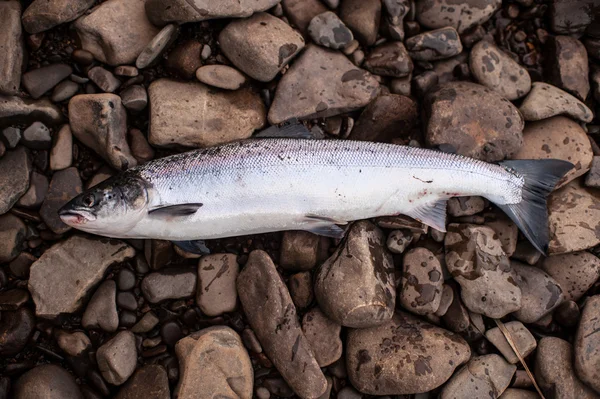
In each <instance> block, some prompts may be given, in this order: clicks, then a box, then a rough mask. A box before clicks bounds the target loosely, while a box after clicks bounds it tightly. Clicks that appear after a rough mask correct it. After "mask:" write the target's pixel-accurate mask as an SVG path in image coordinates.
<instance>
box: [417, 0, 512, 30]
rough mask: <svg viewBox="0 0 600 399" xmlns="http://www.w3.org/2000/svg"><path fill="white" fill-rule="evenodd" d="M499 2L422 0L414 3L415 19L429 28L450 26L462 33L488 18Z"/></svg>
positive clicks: (498, 0) (487, 0)
mask: <svg viewBox="0 0 600 399" xmlns="http://www.w3.org/2000/svg"><path fill="white" fill-rule="evenodd" d="M501 4H502V1H501V0H484V1H476V0H468V1H463V2H460V3H454V2H452V1H449V0H437V1H423V2H418V3H416V7H417V20H418V21H419V23H421V25H423V26H425V27H427V28H429V29H436V28H443V27H445V26H452V27H454V28H456V29H457V30H458V32H459V33H463V32H465V31H467V30H468V29H469V28H471V27H472V26H475V25H478V24H483V23H484V22H485V21H487V20H488V19H490V17H491V16H492V14H494V12H495V11H496V10H497V9H498V8H499V7H500V5H501Z"/></svg>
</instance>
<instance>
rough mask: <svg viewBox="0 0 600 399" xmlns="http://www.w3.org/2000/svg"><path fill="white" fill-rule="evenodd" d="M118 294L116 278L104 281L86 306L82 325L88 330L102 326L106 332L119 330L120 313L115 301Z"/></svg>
mask: <svg viewBox="0 0 600 399" xmlns="http://www.w3.org/2000/svg"><path fill="white" fill-rule="evenodd" d="M116 295H117V284H115V282H114V280H107V281H105V282H103V283H102V284H101V285H100V287H98V289H97V290H96V292H94V295H93V296H92V299H90V302H89V303H88V305H87V307H86V308H85V312H84V313H83V317H82V319H81V325H82V326H83V327H84V328H87V329H88V330H90V329H95V328H100V329H102V330H104V331H106V332H115V331H117V328H118V327H119V314H118V313H117V305H116V303H115V300H116Z"/></svg>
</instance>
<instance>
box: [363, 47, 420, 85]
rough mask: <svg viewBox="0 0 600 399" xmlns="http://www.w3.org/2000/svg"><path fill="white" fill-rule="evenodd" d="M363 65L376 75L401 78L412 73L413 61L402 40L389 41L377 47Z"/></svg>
mask: <svg viewBox="0 0 600 399" xmlns="http://www.w3.org/2000/svg"><path fill="white" fill-rule="evenodd" d="M363 67H364V68H365V69H366V70H367V71H369V72H371V73H373V74H375V75H379V76H389V77H394V78H401V77H405V76H409V75H410V74H411V73H412V70H413V62H412V60H411V58H410V56H409V55H408V52H407V51H406V48H405V47H404V44H402V42H389V43H384V44H382V45H380V46H377V47H375V48H374V49H373V51H371V52H370V53H369V55H368V56H367V58H366V59H365V62H364V63H363Z"/></svg>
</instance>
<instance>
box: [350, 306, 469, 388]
mask: <svg viewBox="0 0 600 399" xmlns="http://www.w3.org/2000/svg"><path fill="white" fill-rule="evenodd" d="M470 357H471V350H470V348H469V345H468V344H467V343H466V342H465V341H464V340H463V339H462V338H461V337H459V336H458V335H456V334H453V333H451V332H450V331H447V330H444V329H442V328H439V327H436V326H434V325H433V324H430V323H427V322H425V321H422V320H420V319H418V318H416V317H415V316H412V315H410V314H408V313H404V312H397V313H396V315H394V317H393V318H392V319H391V320H389V321H387V322H386V323H385V324H382V325H380V326H377V327H371V328H364V329H351V330H349V331H348V336H347V342H346V363H347V364H346V367H347V369H348V377H349V378H350V382H351V383H352V386H354V388H356V389H358V390H359V391H360V392H363V393H366V394H368V395H404V394H414V393H422V392H427V391H431V390H432V389H435V388H437V387H439V386H440V385H442V384H443V383H444V382H446V380H448V379H449V378H450V376H452V373H453V372H454V370H455V368H456V367H458V366H460V365H461V364H463V363H465V362H466V361H467V360H469V358H470Z"/></svg>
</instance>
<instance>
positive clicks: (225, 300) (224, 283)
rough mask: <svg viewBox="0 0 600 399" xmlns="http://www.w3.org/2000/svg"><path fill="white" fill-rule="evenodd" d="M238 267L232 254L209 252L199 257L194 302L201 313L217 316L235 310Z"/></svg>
mask: <svg viewBox="0 0 600 399" xmlns="http://www.w3.org/2000/svg"><path fill="white" fill-rule="evenodd" d="M239 269H240V267H239V265H238V263H237V256H236V255H234V254H211V255H207V256H203V257H202V258H201V259H200V262H198V288H197V291H196V303H197V304H198V307H199V308H200V310H202V313H204V314H205V315H207V316H219V315H221V314H223V313H227V312H233V311H234V310H235V308H236V305H237V291H236V289H235V280H236V279H237V276H238V273H239Z"/></svg>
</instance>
